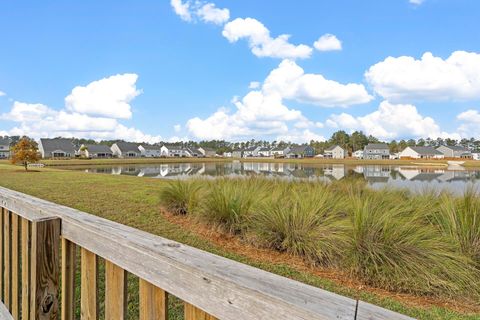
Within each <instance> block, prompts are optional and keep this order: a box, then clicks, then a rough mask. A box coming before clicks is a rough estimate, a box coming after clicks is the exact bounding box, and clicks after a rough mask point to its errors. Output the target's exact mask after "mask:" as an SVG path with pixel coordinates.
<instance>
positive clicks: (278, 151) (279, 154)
mask: <svg viewBox="0 0 480 320" xmlns="http://www.w3.org/2000/svg"><path fill="white" fill-rule="evenodd" d="M289 151H290V148H289V147H278V146H277V147H275V148H273V149H272V150H270V155H271V156H273V157H275V158H284V157H285V155H286V154H287V153H288V152H289Z"/></svg>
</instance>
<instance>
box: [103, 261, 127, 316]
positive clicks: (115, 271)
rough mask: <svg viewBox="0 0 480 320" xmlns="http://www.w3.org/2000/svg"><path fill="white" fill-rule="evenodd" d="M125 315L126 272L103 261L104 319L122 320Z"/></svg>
mask: <svg viewBox="0 0 480 320" xmlns="http://www.w3.org/2000/svg"><path fill="white" fill-rule="evenodd" d="M126 316H127V272H126V271H125V270H123V269H122V268H120V267H117V266H116V265H115V264H113V263H111V262H110V261H105V319H106V320H124V319H125V318H126Z"/></svg>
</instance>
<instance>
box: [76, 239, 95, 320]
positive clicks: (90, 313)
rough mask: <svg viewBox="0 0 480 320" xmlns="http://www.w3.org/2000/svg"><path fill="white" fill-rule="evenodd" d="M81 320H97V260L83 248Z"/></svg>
mask: <svg viewBox="0 0 480 320" xmlns="http://www.w3.org/2000/svg"><path fill="white" fill-rule="evenodd" d="M81 253H82V254H81V255H82V262H81V273H82V283H81V306H80V312H81V315H80V317H81V319H82V320H97V319H98V291H97V276H98V258H97V256H96V255H95V254H94V253H93V252H90V251H88V250H87V249H85V248H82V249H81Z"/></svg>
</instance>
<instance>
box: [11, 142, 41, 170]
mask: <svg viewBox="0 0 480 320" xmlns="http://www.w3.org/2000/svg"><path fill="white" fill-rule="evenodd" d="M11 151H12V152H11V153H12V160H11V161H12V163H13V164H17V163H18V164H22V165H23V166H24V167H25V171H28V164H29V163H35V162H37V161H38V160H39V159H40V157H39V155H38V147H37V143H36V142H35V141H33V140H32V139H29V138H27V137H23V138H22V139H20V141H18V142H17V144H16V145H15V146H13V148H12V150H11Z"/></svg>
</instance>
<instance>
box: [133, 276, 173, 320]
mask: <svg viewBox="0 0 480 320" xmlns="http://www.w3.org/2000/svg"><path fill="white" fill-rule="evenodd" d="M139 281H140V283H139V296H140V320H151V319H152V320H153V319H154V320H167V319H168V295H167V293H166V292H165V291H164V290H162V289H160V288H157V287H155V286H154V285H153V284H151V283H149V282H147V281H145V280H142V279H140V280H139Z"/></svg>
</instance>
